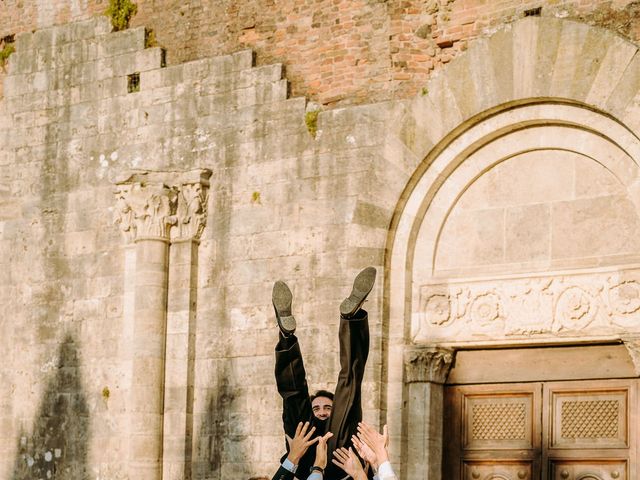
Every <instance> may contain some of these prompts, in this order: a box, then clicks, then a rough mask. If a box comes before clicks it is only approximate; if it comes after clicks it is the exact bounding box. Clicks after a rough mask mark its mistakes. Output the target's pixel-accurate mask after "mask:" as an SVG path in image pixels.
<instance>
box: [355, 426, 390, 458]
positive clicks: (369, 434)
mask: <svg viewBox="0 0 640 480" xmlns="http://www.w3.org/2000/svg"><path fill="white" fill-rule="evenodd" d="M358 440H360V442H362V443H364V444H365V445H367V446H368V447H369V448H370V449H371V451H372V452H373V454H374V455H375V461H373V462H371V464H372V465H373V467H374V468H375V469H377V468H378V467H379V466H380V465H381V464H383V463H384V462H386V461H388V460H389V453H388V452H387V447H388V446H389V431H388V429H387V426H386V425H385V426H384V427H383V429H382V433H379V432H378V431H377V430H376V429H375V428H373V427H372V426H371V425H369V424H368V423H365V422H360V423H358Z"/></svg>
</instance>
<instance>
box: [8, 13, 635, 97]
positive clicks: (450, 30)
mask: <svg viewBox="0 0 640 480" xmlns="http://www.w3.org/2000/svg"><path fill="white" fill-rule="evenodd" d="M137 3H138V13H137V15H136V16H135V17H134V18H133V20H132V25H133V26H146V27H148V28H152V29H153V30H154V31H155V33H156V37H157V40H158V42H159V43H160V45H162V46H164V47H165V48H167V51H168V61H169V63H170V64H175V63H179V62H183V61H186V60H193V59H197V58H203V57H208V56H211V55H220V54H226V53H231V52H235V51H237V50H240V49H244V48H251V49H253V50H255V51H256V52H257V54H258V59H257V61H258V64H269V63H273V62H281V63H283V64H284V65H285V66H286V68H287V78H289V79H290V80H291V88H292V93H293V95H295V96H297V95H303V96H307V97H309V98H311V99H313V100H315V101H317V102H319V103H322V104H325V105H327V106H333V105H336V104H351V103H365V102H371V101H378V100H386V99H390V98H407V97H410V96H412V95H414V94H415V93H416V92H418V91H419V90H420V89H421V88H422V86H423V85H424V84H425V81H426V79H427V78H428V77H429V74H430V72H431V71H433V70H434V69H437V68H439V67H440V66H441V65H442V64H445V63H447V62H449V61H450V60H451V59H452V58H454V57H455V56H456V55H457V54H458V52H460V51H461V50H464V49H465V48H466V44H467V41H468V40H470V39H472V38H474V37H476V36H479V35H483V34H488V33H491V32H492V31H493V30H495V28H496V27H497V26H499V25H501V24H503V23H505V22H511V21H514V20H515V19H517V18H520V17H522V16H524V15H526V14H527V13H528V14H531V13H534V12H531V10H534V9H536V8H537V7H542V11H541V12H540V15H542V16H559V17H569V18H576V19H581V20H583V21H586V22H588V23H592V24H597V25H602V26H605V27H607V28H611V29H614V30H616V31H618V32H619V33H621V34H623V35H625V36H627V37H628V38H631V39H632V40H635V41H638V40H639V39H640V2H638V1H629V0H614V1H610V0H609V1H603V0H500V1H489V0H387V1H384V0H281V1H277V2H276V1H275V0H233V1H231V0H225V1H219V0H200V1H198V2H189V5H187V4H185V2H181V1H176V0H153V1H151V0H138V2H137ZM107 4H108V2H107V0H84V1H83V2H71V1H68V0H66V1H63V0H56V1H53V0H52V1H49V2H44V3H42V2H25V1H24V0H3V1H2V7H3V8H2V9H0V37H1V36H5V35H8V34H13V33H18V32H22V31H29V30H32V29H35V28H41V27H43V26H49V25H52V24H59V23H65V22H67V21H70V20H78V19H85V18H88V17H90V16H93V15H99V14H101V13H102V12H104V10H105V9H106V7H107Z"/></svg>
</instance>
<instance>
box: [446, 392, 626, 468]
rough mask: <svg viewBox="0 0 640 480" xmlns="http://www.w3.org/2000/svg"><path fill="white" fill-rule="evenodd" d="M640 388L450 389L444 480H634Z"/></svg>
mask: <svg viewBox="0 0 640 480" xmlns="http://www.w3.org/2000/svg"><path fill="white" fill-rule="evenodd" d="M637 382H638V381H637V380H636V379H629V380H597V381H596V380H594V381H567V382H546V383H545V382H532V383H521V384H489V385H466V386H456V387H446V388H445V428H444V435H445V441H444V449H445V451H444V462H443V477H442V478H443V479H446V480H525V479H527V480H529V479H532V480H631V479H635V478H636V474H637V470H636V469H637V467H636V463H637V459H636V457H637V432H636V431H637V429H638V427H637V420H638V418H637V410H638V407H637V404H638V400H637V393H636V390H637Z"/></svg>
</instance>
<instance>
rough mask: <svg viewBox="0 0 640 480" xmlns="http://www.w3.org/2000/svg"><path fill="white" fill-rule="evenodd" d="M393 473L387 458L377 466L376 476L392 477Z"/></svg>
mask: <svg viewBox="0 0 640 480" xmlns="http://www.w3.org/2000/svg"><path fill="white" fill-rule="evenodd" d="M394 475H395V473H393V468H391V463H389V460H387V461H386V462H383V463H382V464H381V465H380V466H379V467H378V474H377V475H376V476H377V477H378V478H385V477H393V476H394Z"/></svg>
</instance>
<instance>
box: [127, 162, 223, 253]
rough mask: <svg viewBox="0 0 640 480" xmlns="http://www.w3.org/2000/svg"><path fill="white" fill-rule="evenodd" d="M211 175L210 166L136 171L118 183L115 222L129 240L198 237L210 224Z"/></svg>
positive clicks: (167, 239)
mask: <svg viewBox="0 0 640 480" xmlns="http://www.w3.org/2000/svg"><path fill="white" fill-rule="evenodd" d="M210 176H211V171H210V170H206V169H199V170H194V171H191V172H153V171H135V172H133V173H131V174H129V175H128V176H126V177H125V178H124V179H122V180H121V181H118V182H117V183H116V189H115V191H114V194H115V196H116V208H115V212H114V223H115V224H116V225H118V226H119V228H120V230H121V231H122V233H123V234H124V236H125V240H126V241H127V242H133V241H136V240H141V239H161V240H166V241H169V239H170V238H171V239H175V240H189V239H194V240H198V239H199V238H200V236H201V235H202V232H203V231H204V228H205V226H206V218H207V201H208V196H207V190H208V187H209V177H210ZM174 231H175V233H174Z"/></svg>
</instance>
